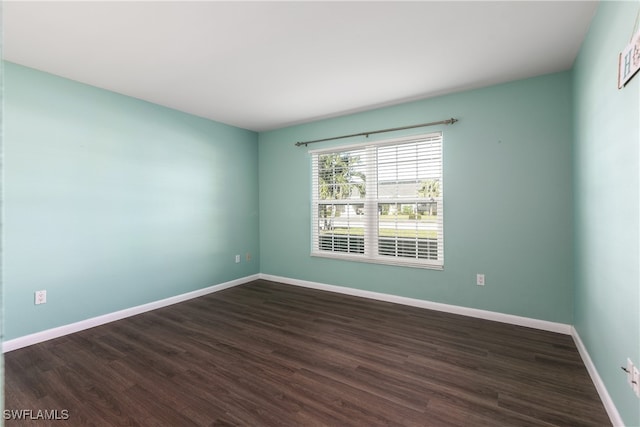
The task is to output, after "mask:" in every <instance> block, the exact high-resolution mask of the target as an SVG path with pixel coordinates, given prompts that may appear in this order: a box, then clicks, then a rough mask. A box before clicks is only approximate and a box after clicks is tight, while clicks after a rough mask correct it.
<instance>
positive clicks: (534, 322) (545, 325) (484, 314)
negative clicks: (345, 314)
mask: <svg viewBox="0 0 640 427" xmlns="http://www.w3.org/2000/svg"><path fill="white" fill-rule="evenodd" d="M260 278H261V279H264V280H271V281H273V282H280V283H284V284H288V285H295V286H302V287H305V288H312V289H318V290H322V291H329V292H336V293H340V294H346V295H352V296H356V297H362V298H370V299H375V300H379V301H386V302H392V303H396V304H404V305H410V306H413V307H420V308H426V309H429V310H436V311H444V312H447V313H453V314H460V315H463V316H469V317H476V318H479V319H486V320H493V321H496V322H501V323H509V324H512V325H518V326H525V327H528V328H534V329H540V330H544V331H550V332H557V333H560V334H565V335H571V328H572V326H571V325H567V324H564V323H556V322H549V321H547V320H539V319H531V318H529V317H522V316H515V315H513V314H504V313H498V312H495V311H488V310H480V309H477V308H468V307H460V306H457V305H450V304H443V303H439V302H433V301H427V300H421V299H416V298H408V297H401V296H397V295H391V294H383V293H380V292H372V291H365V290H362V289H354V288H348V287H344V286H335V285H327V284H324V283H318V282H310V281H307V280H299V279H291V278H288V277H280V276H273V275H270V274H260Z"/></svg>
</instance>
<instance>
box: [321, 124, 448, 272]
mask: <svg viewBox="0 0 640 427" xmlns="http://www.w3.org/2000/svg"><path fill="white" fill-rule="evenodd" d="M310 153H311V161H312V174H313V186H312V249H311V254H312V255H314V256H324V257H334V258H345V259H352V260H358V261H366V262H377V263H384V264H400V265H410V266H416V267H424V268H437V269H442V268H443V266H444V235H443V203H442V200H443V183H442V134H441V133H431V134H427V135H419V136H413V137H409V138H400V139H393V140H385V141H380V142H376V143H371V144H365V145H362V144H360V145H357V146H349V147H341V148H333V149H328V150H313V151H311V152H310Z"/></svg>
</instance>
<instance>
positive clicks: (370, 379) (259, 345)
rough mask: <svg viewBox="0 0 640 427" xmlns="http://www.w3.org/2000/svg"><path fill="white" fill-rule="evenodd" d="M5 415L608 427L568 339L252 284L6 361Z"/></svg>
mask: <svg viewBox="0 0 640 427" xmlns="http://www.w3.org/2000/svg"><path fill="white" fill-rule="evenodd" d="M5 409H9V410H11V409H14V410H20V409H26V410H29V409H30V410H38V409H43V410H55V409H57V410H63V409H65V410H68V411H69V416H70V419H69V421H68V422H67V424H65V425H74V426H76V425H78V426H90V425H95V426H120V425H122V426H155V425H158V426H167V425H170V426H178V425H179V426H188V425H194V426H238V425H244V426H261V425H264V426H276V425H285V426H294V425H295V426H301V425H313V426H320V425H327V426H338V425H339V426H377V425H397V426H434V427H436V426H437V427H447V426H474V427H476V426H540V427H550V426H593V427H595V426H607V425H610V422H609V419H608V417H607V414H606V412H605V410H604V407H603V405H602V403H601V402H600V400H599V398H598V394H597V392H596V391H595V388H594V386H593V383H592V382H591V380H590V378H589V376H588V373H587V371H586V369H585V367H584V365H583V363H582V361H581V358H580V355H579V354H578V352H577V350H576V348H575V345H574V344H573V342H572V340H571V338H570V337H569V336H566V335H561V334H555V333H551V332H546V331H539V330H534V329H529V328H524V327H519V326H514V325H507V324H502V323H497V322H491V321H485V320H479V319H472V318H467V317H464V316H459V315H454V314H450V313H442V312H435V311H431V310H425V309H421V308H417V307H407V306H402V305H397V304H392V303H388V302H384V301H374V300H367V299H362V298H357V297H351V296H345V295H339V294H333V293H329V292H323V291H318V290H312V289H306V288H299V287H293V286H288V285H283V284H278V283H274V282H269V281H264V280H258V281H255V282H252V283H249V284H246V285H242V286H237V287H234V288H230V289H227V290H224V291H220V292H217V293H214V294H210V295H207V296H203V297H200V298H197V299H193V300H189V301H186V302H183V303H180V304H175V305H172V306H169V307H165V308H162V309H159V310H155V311H152V312H148V313H144V314H141V315H138V316H134V317H130V318H126V319H122V320H119V321H116V322H113V323H110V324H107V325H102V326H99V327H95V328H92V329H88V330H85V331H82V332H78V333H76V334H73V335H69V336H65V337H61V338H58V339H54V340H51V341H47V342H44V343H40V344H35V345H33V346H30V347H26V348H23V349H19V350H15V351H12V352H9V353H7V354H5ZM57 423H60V422H59V421H58V422H57ZM6 425H8V426H12V425H38V426H43V425H60V424H56V421H52V422H50V423H49V422H46V421H42V420H39V421H35V420H34V421H28V422H25V421H24V420H22V421H12V420H7V421H6Z"/></svg>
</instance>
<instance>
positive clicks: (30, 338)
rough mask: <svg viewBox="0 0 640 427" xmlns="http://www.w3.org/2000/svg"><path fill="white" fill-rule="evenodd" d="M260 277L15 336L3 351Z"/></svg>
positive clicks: (210, 287)
mask: <svg viewBox="0 0 640 427" xmlns="http://www.w3.org/2000/svg"><path fill="white" fill-rule="evenodd" d="M259 278H260V275H259V274H254V275H251V276H246V277H241V278H239V279H235V280H231V281H229V282H225V283H220V284H218V285H213V286H209V287H207V288H203V289H198V290H196V291H191V292H187V293H184V294H180V295H176V296H173V297H169V298H165V299H161V300H158V301H153V302H150V303H147V304H142V305H138V306H136V307H131V308H126V309H124V310H120V311H116V312H113V313H108V314H105V315H102V316H97V317H92V318H90V319H86V320H81V321H79V322H75V323H70V324H68V325H63V326H59V327H57V328H52V329H47V330H45V331H41V332H36V333H34V334H30V335H25V336H22V337H19V338H15V339H12V340H8V341H5V342H3V343H2V352H3V353H6V352H9V351H12V350H17V349H19V348H23V347H27V346H29V345H32V344H37V343H40V342H43V341H48V340H50V339H53V338H58V337H61V336H64V335H69V334H72V333H74V332H79V331H83V330H85V329H89V328H93V327H94V326H99V325H104V324H105V323H110V322H114V321H116V320H120V319H124V318H125V317H131V316H135V315H136V314H141V313H145V312H147V311H151V310H155V309H158V308H162V307H166V306H169V305H173V304H176V303H179V302H182V301H187V300H190V299H193V298H198V297H201V296H204V295H207V294H210V293H213V292H218V291H221V290H223V289H228V288H231V287H234V286H238V285H242V284H244V283H247V282H251V281H253V280H257V279H259Z"/></svg>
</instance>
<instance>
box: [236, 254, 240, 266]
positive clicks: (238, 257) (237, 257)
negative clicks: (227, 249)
mask: <svg viewBox="0 0 640 427" xmlns="http://www.w3.org/2000/svg"><path fill="white" fill-rule="evenodd" d="M239 262H240V255H236V264H238V263H239Z"/></svg>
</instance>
